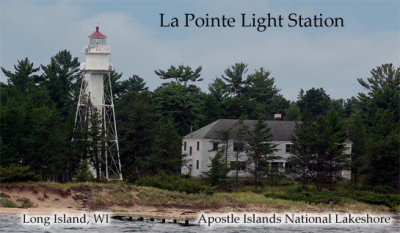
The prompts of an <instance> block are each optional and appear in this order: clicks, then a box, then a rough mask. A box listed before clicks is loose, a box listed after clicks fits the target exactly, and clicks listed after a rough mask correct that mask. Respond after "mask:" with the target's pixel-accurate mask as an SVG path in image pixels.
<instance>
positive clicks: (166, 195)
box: [0, 183, 399, 220]
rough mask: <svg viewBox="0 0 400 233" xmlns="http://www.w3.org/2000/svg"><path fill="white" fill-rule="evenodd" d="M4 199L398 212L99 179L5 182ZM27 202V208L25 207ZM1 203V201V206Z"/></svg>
mask: <svg viewBox="0 0 400 233" xmlns="http://www.w3.org/2000/svg"><path fill="white" fill-rule="evenodd" d="M0 199H7V200H9V201H11V202H12V203H14V205H15V206H10V207H20V208H6V207H0V214H12V215H18V214H24V213H25V214H45V215H46V214H47V215H48V214H54V213H61V214H63V213H66V214H79V213H89V214H91V213H95V212H107V213H109V214H110V215H112V216H116V215H118V216H132V217H146V218H155V219H162V218H164V219H177V220H185V219H195V218H197V217H198V216H199V215H200V213H244V212H248V213H264V214H266V213H284V212H291V213H301V212H306V213H316V214H318V213H333V212H334V213H372V214H385V215H391V216H396V218H397V219H399V211H397V212H392V211H390V210H389V208H388V207H386V206H375V205H369V204H365V203H348V204H345V205H338V206H336V205H335V206H332V205H329V204H323V205H311V204H306V203H304V202H295V201H288V200H281V199H272V198H268V197H265V196H264V195H263V194H257V193H252V192H239V193H215V194H213V195H212V196H210V195H206V194H186V193H179V192H175V191H167V190H162V189H157V188H152V187H143V186H134V185H127V184H97V183H78V184H76V183H70V184H58V183H13V184H0ZM23 205H25V206H24V207H25V208H21V207H22V206H23ZM0 206H1V205H0Z"/></svg>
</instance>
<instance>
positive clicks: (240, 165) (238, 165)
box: [231, 161, 246, 171]
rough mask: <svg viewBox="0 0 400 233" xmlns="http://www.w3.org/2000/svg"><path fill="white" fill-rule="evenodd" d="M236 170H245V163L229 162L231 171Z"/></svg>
mask: <svg viewBox="0 0 400 233" xmlns="http://www.w3.org/2000/svg"><path fill="white" fill-rule="evenodd" d="M236 168H238V170H239V171H245V170H246V162H244V161H231V170H236Z"/></svg>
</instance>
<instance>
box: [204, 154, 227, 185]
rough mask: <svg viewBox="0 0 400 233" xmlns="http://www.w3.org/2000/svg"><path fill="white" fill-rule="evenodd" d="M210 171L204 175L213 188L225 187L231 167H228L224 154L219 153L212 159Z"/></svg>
mask: <svg viewBox="0 0 400 233" xmlns="http://www.w3.org/2000/svg"><path fill="white" fill-rule="evenodd" d="M209 167H210V169H209V170H208V171H207V172H205V173H204V175H205V176H206V177H207V180H208V182H209V183H210V185H212V186H224V184H225V182H224V181H225V180H226V176H227V175H228V173H229V170H230V169H229V167H228V166H226V164H225V162H224V160H223V157H222V154H221V153H220V152H219V151H218V152H217V153H216V154H215V156H214V158H212V159H211V165H210V166H209Z"/></svg>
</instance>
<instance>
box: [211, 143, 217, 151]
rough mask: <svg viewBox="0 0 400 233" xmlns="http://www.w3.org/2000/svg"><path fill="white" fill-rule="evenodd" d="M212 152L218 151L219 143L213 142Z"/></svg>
mask: <svg viewBox="0 0 400 233" xmlns="http://www.w3.org/2000/svg"><path fill="white" fill-rule="evenodd" d="M212 144H213V147H212V150H218V142H213V143H212Z"/></svg>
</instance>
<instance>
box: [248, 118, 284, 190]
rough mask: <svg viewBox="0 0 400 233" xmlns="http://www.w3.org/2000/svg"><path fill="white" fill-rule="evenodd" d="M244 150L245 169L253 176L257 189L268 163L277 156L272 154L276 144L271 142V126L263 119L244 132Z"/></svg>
mask: <svg viewBox="0 0 400 233" xmlns="http://www.w3.org/2000/svg"><path fill="white" fill-rule="evenodd" d="M246 134H247V135H248V137H247V138H246V144H245V145H246V146H245V148H246V152H247V156H248V160H247V164H250V166H248V167H247V170H248V172H249V173H250V174H252V175H253V178H254V187H255V188H256V189H257V187H258V183H259V180H260V179H261V178H262V177H263V176H264V175H265V173H266V169H267V168H266V167H267V166H268V163H269V162H271V161H272V160H274V159H278V158H279V157H278V156H275V155H273V154H274V152H275V151H277V149H276V146H277V145H276V144H273V143H271V142H270V141H271V140H272V134H271V128H269V126H268V125H267V123H266V122H265V120H263V119H262V118H259V119H258V120H257V122H256V123H255V124H254V126H253V127H252V128H249V129H248V130H247V132H246Z"/></svg>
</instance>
